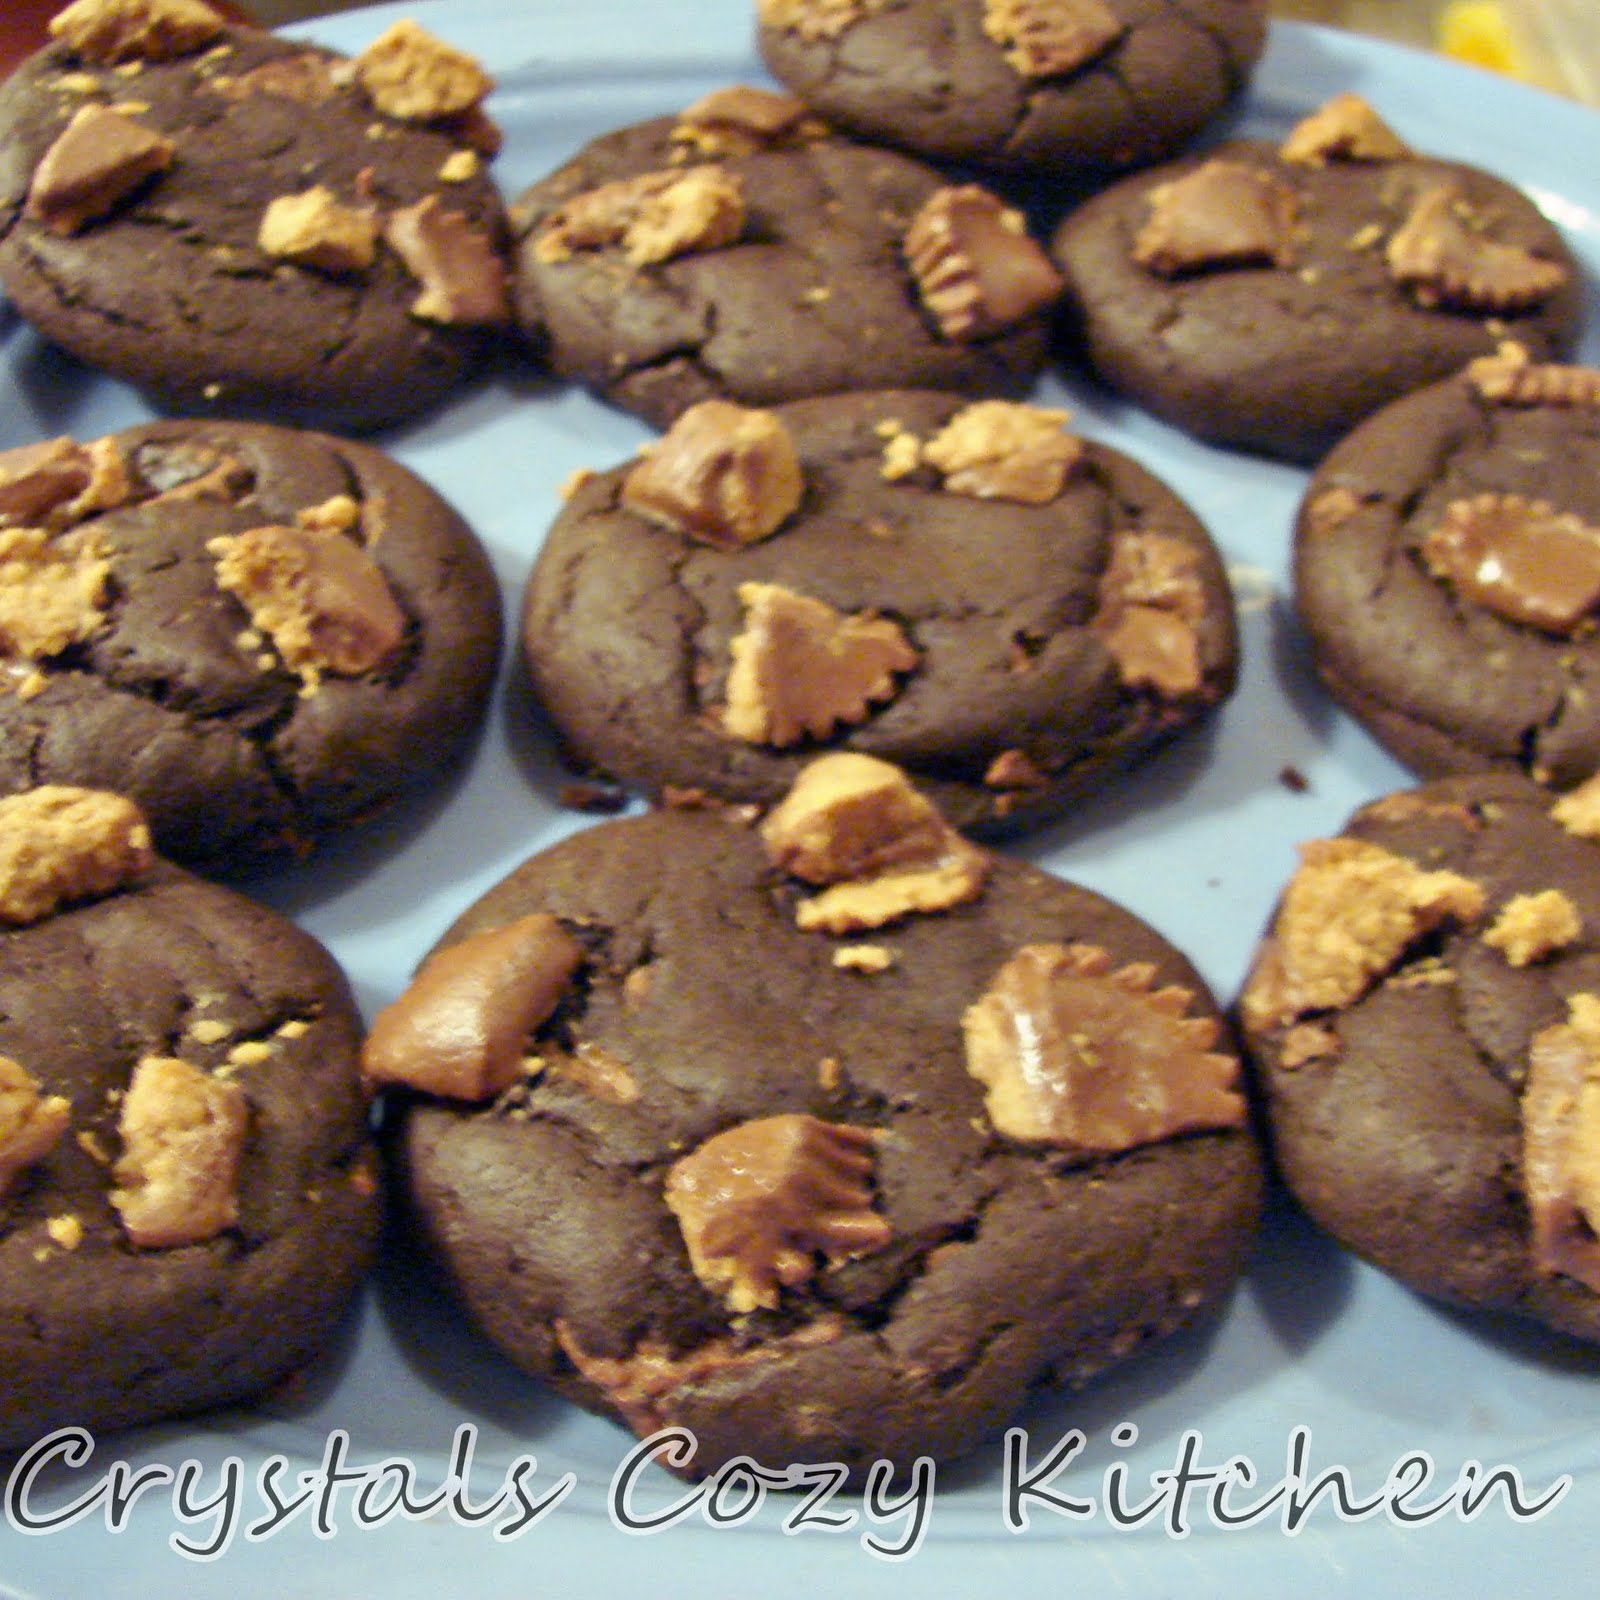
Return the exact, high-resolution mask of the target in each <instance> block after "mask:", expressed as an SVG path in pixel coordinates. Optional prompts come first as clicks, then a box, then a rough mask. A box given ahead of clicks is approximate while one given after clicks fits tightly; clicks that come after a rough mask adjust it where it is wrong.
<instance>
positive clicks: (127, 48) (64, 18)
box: [50, 0, 223, 66]
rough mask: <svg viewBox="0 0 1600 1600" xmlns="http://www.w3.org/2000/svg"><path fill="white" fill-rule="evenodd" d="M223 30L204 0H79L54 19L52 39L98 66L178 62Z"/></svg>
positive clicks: (202, 47) (52, 22)
mask: <svg viewBox="0 0 1600 1600" xmlns="http://www.w3.org/2000/svg"><path fill="white" fill-rule="evenodd" d="M222 30H223V19H222V17H221V16H220V15H219V14H218V13H217V12H216V11H214V10H213V9H212V8H211V7H210V6H208V5H205V4H203V3H202V0H74V3H73V4H72V5H69V6H67V7H65V8H64V9H63V10H61V11H58V12H57V13H56V14H55V16H53V17H52V18H51V19H50V36H51V38H53V39H58V40H60V41H61V43H63V44H64V45H66V46H67V47H68V48H69V49H70V50H71V51H72V52H73V54H74V55H76V56H78V57H79V58H81V59H82V60H84V61H92V62H94V63H95V64H96V65H97V66H118V65H121V64H122V63H124V62H136V61H149V62H154V61H171V60H175V59H176V58H178V57H180V56H186V55H192V54H193V53H194V52H195V51H197V50H202V49H204V48H205V47H206V46H207V45H208V44H210V43H211V42H212V40H214V39H215V38H216V37H217V36H218V35H219V34H220V33H221V32H222Z"/></svg>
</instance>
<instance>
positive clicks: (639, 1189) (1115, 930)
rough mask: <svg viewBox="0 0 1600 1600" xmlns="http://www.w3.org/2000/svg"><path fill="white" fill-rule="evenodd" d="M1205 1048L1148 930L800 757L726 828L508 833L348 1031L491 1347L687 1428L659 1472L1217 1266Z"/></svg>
mask: <svg viewBox="0 0 1600 1600" xmlns="http://www.w3.org/2000/svg"><path fill="white" fill-rule="evenodd" d="M861 933H865V934H866V937H865V938H860V937H854V935H857V934H861ZM1224 1049H1225V1046H1223V1045H1222V1044H1221V1034H1220V1023H1219V1019H1218V1018H1217V1015H1216V1013H1215V1012H1214V1010H1213V1009H1212V1007H1211V1003H1210V1002H1209V1000H1208V999H1207V998H1206V995H1205V991H1204V988H1203V986H1202V984H1201V982H1200V980H1199V979H1198V978H1197V977H1196V975H1195V973H1194V971H1193V970H1192V968H1190V967H1189V966H1188V965H1187V963H1185V962H1184V961H1183V960H1182V958H1181V957H1179V956H1178V955H1177V954H1176V953H1175V952H1174V951H1173V950H1172V949H1171V947H1170V946H1168V945H1166V944H1165V943H1164V942H1163V941H1162V940H1161V939H1160V938H1159V937H1158V936H1157V935H1156V934H1154V933H1153V932H1152V931H1151V930H1150V929H1149V928H1147V927H1145V926H1144V925H1143V924H1141V923H1140V922H1138V921H1137V920H1136V919H1135V918H1133V917H1132V916H1131V915H1129V914H1128V913H1127V912H1125V911H1122V910H1121V909H1119V908H1118V907H1116V906H1114V905H1112V904H1110V903H1109V902H1107V901H1105V900H1103V899H1101V898H1100V897H1098V896H1097V895H1094V894H1092V893H1090V892H1088V891H1086V890H1083V889H1079V888H1075V887H1073V886H1070V885H1068V884H1065V883H1062V882H1061V881H1060V880H1058V879H1056V878H1053V877H1051V876H1049V875H1048V874H1047V873H1045V872H1042V871H1040V870H1039V869H1037V868H1034V867H1030V866H1027V865H1024V864H1022V863H1019V862H1016V861H1012V860H1006V859H1002V858H1000V857H998V856H994V855H991V854H990V853H989V852H986V851H981V850H979V849H978V848H977V847H976V846H973V845H970V844H968V843H967V842H966V841H965V840H963V839H961V838H960V837H959V836H957V835H955V834H953V833H952V832H951V831H950V830H949V828H948V825H947V824H945V823H944V822H943V821H942V820H941V819H940V818H939V816H938V814H937V813H936V812H935V811H934V810H933V808H932V807H931V806H929V805H928V803H927V802H926V801H924V800H920V799H919V797H918V796H917V795H916V794H915V792H914V791H913V790H912V789H911V788H910V787H909V786H908V785H907V784H906V783H905V780H904V778H903V777H902V776H901V775H899V774H898V773H897V772H896V771H895V769H894V768H892V767H889V766H888V765H887V764H885V763H882V762H877V761H874V760H872V759H871V758H868V757H862V756H856V755H835V756H829V757H825V758H822V759H821V760H819V761H818V762H816V763H815V764H814V765H813V766H812V767H811V768H809V769H807V772H806V774H805V775H804V776H803V777H802V779H801V780H800V783H799V784H797V786H796V788H795V790H794V792H793V793H792V794H791V795H790V796H789V797H788V798H787V799H786V801H785V802H784V804H783V805H782V806H781V807H779V808H778V809H777V810H775V811H774V812H773V813H772V814H771V815H770V816H769V818H768V819H767V821H766V822H765V823H764V824H763V825H762V828H761V829H760V830H759V831H757V830H755V829H753V828H749V827H744V826H740V825H739V824H737V823H735V822H733V821H731V820H728V819H727V818H726V817H724V816H723V815H721V814H717V813H713V812H708V811H696V812H684V811H667V812H658V813H654V814H651V815H646V816H642V817H637V818H630V819H626V820H621V821H612V822H606V823H601V824H599V825H597V826H595V827H594V828H591V829H588V830H585V831H583V832H581V833H579V834H578V835H576V836H574V837H572V838H570V839H568V840H566V841H565V842H563V843H562V844H559V845H557V846H556V847H555V848H554V849H552V850H549V851H547V852H545V853H544V854H542V855H540V856H537V857H535V858H534V859H533V860H531V861H529V862H527V863H526V864H525V865H524V866H522V867H521V868H520V869H518V870H517V871H516V872H514V873H513V874H512V875H511V876H510V877H509V878H507V879H506V880H504V881H503V882H502V883H501V884H500V885H498V886H497V887H496V888H494V889H492V890H491V891H490V892H489V893H488V894H487V895H486V896H485V897H484V898H483V899H482V900H480V901H479V902H478V903H477V904H476V905H475V906H473V907H472V908H471V909H470V910H469V911H468V912H467V913H466V914H465V916H463V917H462V918H461V920H460V921H459V922H458V923H457V924H456V925H455V926H454V927H453V928H452V929H451V930H450V932H449V933H448V934H447V935H446V937H445V939H444V941H443V943H442V944H441V946H440V947H439V949H438V950H436V951H435V953H434V955H433V956H431V957H430V958H429V960H428V961H427V962H426V963H425V964H424V965H423V967H422V969H421V970H420V972H419V974H418V976H417V979H416V981H415V983H414V984H413V986H412V987H411V989H409V990H408V991H407V992H406V994H405V995H404V996H402V998H401V999H400V1000H399V1001H398V1002H397V1003H396V1004H395V1005H394V1006H392V1007H391V1008H390V1009H389V1010H387V1011H385V1012H384V1013H382V1014H380V1016H379V1018H378V1020H377V1022H376V1023H375V1025H374V1029H373V1032H372V1034H371V1036H370V1038H369V1042H368V1045H367V1048H366V1051H365V1054H364V1060H365V1062H366V1064H367V1068H368V1071H369V1072H370V1073H371V1074H373V1076H375V1077H376V1078H378V1079H379V1080H381V1081H385V1082H398V1083H402V1084H406V1083H409V1084H410V1085H412V1087H413V1090H414V1092H413V1093H412V1094H410V1095H407V1096H405V1097H404V1098H403V1099H402V1101H401V1103H400V1104H399V1105H398V1107H396V1108H395V1118H394V1120H395V1124H396V1136H395V1144H396V1154H397V1157H398V1159H399V1162H400V1165H401V1167H402V1169H403V1183H404V1185H405V1186H406V1188H407V1189H408V1190H409V1194H410V1200H411V1204H412V1206H413V1208H414V1212H415V1222H416V1226H417V1227H418V1229H419V1230H420V1231H421V1234H422V1235H423V1237H425V1239H426V1240H427V1242H428V1244H429V1245H430V1246H431V1247H432V1249H433V1250H434V1251H435V1252H436V1253H437V1255H438V1257H439V1259H440V1261H441V1262H442V1265H443V1269H444V1271H445V1273H446V1274H447V1275H448V1277H449V1278H450V1280H451V1281H452V1282H453V1284H454V1285H455V1287H456V1289H457V1290H458V1291H459V1293H460V1294H461V1296H462V1298H463V1299H464V1301H465V1303H466V1306H467V1308H468V1309H469V1311H470V1312H471V1314H472V1315H473V1317H474V1318H475V1319H477V1320H478V1321H479V1322H480V1323H481V1324H482V1325H483V1327H484V1328H485V1329H486V1330H487V1331H488V1333H489V1334H490V1336H491V1337H492V1338H494V1339H495V1340H496V1341H497V1342H498V1343H499V1344H500V1345H502V1346H503V1347H504V1349H505V1350H506V1351H507V1353H508V1354H510V1356H511V1357H512V1358H513V1359H514V1360H515V1361H516V1362H518V1363H519V1364H520V1365H521V1366H523V1367H524V1368H526V1369H527V1370H528V1371H529V1372H531V1373H533V1374H535V1375H537V1376H539V1377H541V1378H544V1379H545V1380H547V1381H548V1382H549V1383H551V1384H552V1385H553V1386H554V1387H555V1388H556V1389H557V1390H558V1391H559V1392H561V1393H562V1394H564V1395H567V1396H569V1397H570V1398H572V1399H574V1400H577V1401H578V1402H579V1403H581V1404H583V1405H586V1406H589V1407H592V1408H595V1409H597V1410H600V1411H602V1412H605V1413H607V1414H609V1415H612V1416H614V1417H618V1418H620V1419H622V1420H623V1421H625V1422H627V1423H628V1424H629V1425H630V1426H632V1427H633V1428H634V1429H635V1430H636V1431H638V1432H639V1434H640V1435H641V1436H647V1435H648V1434H650V1433H652V1432H653V1431H655V1430H656V1429H657V1428H659V1427H662V1426H667V1425H674V1426H681V1427H686V1428H688V1429H690V1430H692V1432H693V1434H694V1435H695V1437H696V1439H697V1440H698V1451H697V1453H696V1454H695V1456H694V1459H693V1461H692V1463H691V1464H690V1470H691V1471H693V1472H705V1471H709V1470H711V1469H712V1468H713V1467H715V1466H716V1465H717V1464H718V1463H720V1462H723V1461H726V1460H728V1459H729V1458H731V1457H733V1456H735V1455H741V1454H746V1453H748V1454H750V1455H752V1456H754V1457H755V1458H756V1459H757V1460H759V1461H761V1462H764V1463H766V1464H767V1465H769V1466H773V1467H775V1468H778V1469H781V1468H783V1467H784V1466H786V1465H789V1464H792V1463H801V1462H824V1461H838V1462H843V1463H846V1464H847V1465H848V1466H849V1467H850V1468H851V1469H852V1471H854V1472H856V1473H858V1474H859V1473H861V1472H864V1470H865V1468H866V1466H867V1464H868V1463H869V1462H871V1461H872V1460H874V1459H891V1460H894V1461H896V1462H898V1463H899V1464H901V1465H902V1466H904V1465H908V1464H909V1463H910V1462H911V1461H912V1460H913V1458H915V1457H918V1456H921V1455H924V1454H926V1455H931V1456H934V1457H937V1458H945V1457H949V1456H953V1455H956V1454H959V1453H961V1452H963V1451H966V1450H968V1449H971V1448H972V1447H973V1446H975V1445H976V1444H978V1443H979V1442H980V1441H982V1440H983V1439H984V1438H985V1437H986V1436H987V1435H988V1434H990V1433H991V1432H992V1431H993V1430H994V1429H995V1428H996V1427H997V1426H998V1425H999V1424H1000V1423H1001V1422H1002V1421H1003V1420H1004V1419H1005V1418H1006V1417H1007V1416H1009V1415H1010V1414H1011V1413H1012V1412H1013V1411H1014V1410H1015V1409H1016V1407H1017V1406H1018V1405H1019V1404H1021V1403H1022V1401H1023V1400H1024V1399H1025V1398H1026V1397H1027V1396H1028V1395H1029V1393H1030V1392H1032V1391H1034V1390H1035V1389H1037V1388H1038V1387H1040V1386H1041V1385H1044V1384H1046V1383H1050V1382H1055V1381H1065V1382H1073V1383H1076V1382H1081V1381H1084V1380H1086V1379H1088V1378H1090V1377H1092V1376H1093V1375H1095V1374H1097V1373H1099V1372H1100V1371H1102V1370H1103V1369H1105V1368H1107V1367H1109V1366H1111V1365H1112V1364H1113V1363H1115V1362H1117V1361H1119V1360H1121V1359H1123V1358H1125V1357H1127V1356H1129V1355H1131V1354H1132V1353H1133V1352H1135V1351H1136V1350H1138V1349H1140V1348H1143V1347H1144V1346H1146V1345H1147V1344H1149V1343H1151V1342H1153V1341H1155V1340H1156V1339H1159V1338H1161V1337H1163V1336H1165V1335H1167V1334H1169V1333H1170V1332H1172V1331H1173V1330H1175V1329H1176V1328H1178V1327H1179V1326H1180V1325H1182V1324H1184V1323H1186V1322H1188V1321H1189V1320H1191V1319H1192V1318H1193V1317H1194V1316H1195V1315H1197V1314H1198V1313H1199V1312H1200V1311H1201V1310H1202V1308H1203V1307H1205V1306H1207V1305H1209V1304H1212V1303H1214V1302H1215V1301H1216V1300H1217V1299H1218V1298H1219V1297H1220V1296H1221V1295H1222V1294H1223V1293H1225V1291H1226V1289H1227V1287H1228V1286H1229V1284H1230V1283H1231V1282H1232V1280H1233V1278H1234V1276H1235V1274H1236V1273H1237V1271H1238V1269H1239V1266H1240V1263H1241V1260H1242V1257H1243V1254H1244V1252H1245V1249H1246V1247H1247V1243H1248V1240H1249V1237H1250V1233H1251V1230H1252V1224H1253V1220H1254V1217H1255V1214H1256V1209H1257V1205H1258V1200H1259V1173H1258V1164H1257V1153H1256V1150H1255V1147H1254V1144H1253V1142H1252V1138H1251V1135H1250V1133H1249V1132H1248V1130H1247V1128H1246V1126H1245V1108H1244V1102H1243V1100H1242V1098H1241V1097H1240V1096H1239V1095H1238V1094H1237V1093H1236V1092H1235V1090H1234V1088H1233V1082H1234V1076H1235V1064H1234V1062H1233V1061H1232V1059H1231V1058H1230V1057H1229V1056H1228V1055H1226V1054H1225V1053H1221V1052H1222V1050H1224ZM677 1464H678V1465H680V1466H681V1465H682V1464H683V1463H682V1462H679V1463H677Z"/></svg>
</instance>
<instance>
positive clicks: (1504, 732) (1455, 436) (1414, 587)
mask: <svg viewBox="0 0 1600 1600" xmlns="http://www.w3.org/2000/svg"><path fill="white" fill-rule="evenodd" d="M1597 540H1600V372H1596V371H1594V370H1591V369H1587V368H1578V367H1557V366H1551V365H1549V364H1540V363H1530V362H1527V361H1525V360H1524V359H1522V357H1521V356H1520V354H1519V353H1517V352H1516V351H1513V350H1508V351H1507V352H1506V353H1505V354H1504V355H1501V356H1495V357H1490V358H1486V359H1483V360H1480V361H1477V362H1473V363H1472V364H1471V365H1470V366H1469V367H1468V368H1467V370H1466V371H1464V372H1463V373H1461V374H1459V375H1457V376H1456V377H1454V378H1451V379H1449V380H1447V381H1445V382H1443V383H1440V384H1436V385H1434V386H1432V387H1430V388H1428V389H1425V390H1424V391H1422V392H1421V393H1420V394H1416V395H1412V396H1410V397H1408V398H1407V399H1404V400H1401V401H1397V402H1396V403H1395V404H1394V405H1392V406H1390V407H1388V408H1387V409H1385V410H1384V411H1382V412H1381V413H1380V414H1379V415H1377V416H1375V417H1373V418H1372V419H1371V420H1370V421H1368V422H1367V423H1365V424H1364V425H1363V426H1362V427H1360V428H1359V429H1357V430H1356V432H1355V433H1353V434H1352V435H1351V436H1350V438H1349V439H1347V440H1346V441H1345V442H1344V443H1343V444H1341V445H1340V446H1339V447H1338V449H1336V450H1335V451H1333V453H1332V454H1331V455H1330V456H1329V457H1328V458H1327V459H1326V461H1324V462H1323V464H1322V465H1321V466H1320V467H1319V468H1318V469H1317V471H1316V473H1315V474H1314V475H1313V476H1312V479H1311V482H1310V484H1309V486H1308V488H1307V491H1306V495H1305V498H1304V500H1303V502H1302V505H1301V509H1300V514H1299V519H1298V522H1297V528H1296V539H1295V598H1296V607H1297V609H1298V611H1299V614H1300V617H1301V618H1302V620H1303V622H1304V625H1305V627H1306V630H1307V632H1308V633H1309V635H1310V637H1311V642H1312V649H1313V652H1314V655H1315V659H1316V663H1317V670H1318V672H1319V673H1320V674H1321V677H1322V679H1323V682H1324V683H1325V684H1326V685H1327V687H1328V688H1329V690H1330V691H1331V692H1332V693H1333V694H1334V696H1335V697H1336V698H1337V699H1338V700H1339V701H1340V702H1341V703H1342V704H1343V705H1344V706H1345V707H1346V708H1347V709H1348V710H1349V711H1350V712H1351V713H1352V715H1354V716H1356V717H1357V718H1359V719H1360V720H1361V722H1363V723H1364V724H1365V725H1366V727H1367V728H1368V729H1369V730H1370V731H1371V732H1372V733H1374V734H1375V735H1376V736H1377V737H1378V738H1379V739H1381V740H1382V741H1383V743H1384V744H1385V745H1387V746H1388V748H1389V749H1390V750H1391V751H1393V752H1394V754H1395V755H1396V756H1398V757H1399V758H1400V760H1402V761H1404V762H1405V763H1406V764H1407V765H1408V766H1410V767H1411V768H1412V769H1413V770H1414V771H1416V772H1417V773H1419V774H1421V775H1422V776H1424V777H1436V776H1440V775H1443V774H1446V773H1456V772H1480V771H1486V770H1491V769H1498V770H1507V771H1509V770H1521V771H1523V772H1525V773H1527V774H1528V775H1529V776H1530V777H1533V778H1535V779H1536V780H1538V781H1539V782H1541V783H1546V784H1549V785H1551V786H1552V787H1554V788H1558V789H1565V788H1570V787H1571V786H1572V785H1573V784H1575V783H1578V782H1580V781H1581V780H1583V779H1585V778H1587V777H1588V776H1589V774H1590V773H1592V772H1594V771H1595V770H1596V769H1597V768H1600V643H1597V641H1596V635H1595V623H1594V618H1595V614H1596V608H1597V606H1600V568H1597V561H1596V554H1595V551H1596V547H1597V546H1596V541H1597Z"/></svg>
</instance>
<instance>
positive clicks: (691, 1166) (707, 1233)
mask: <svg viewBox="0 0 1600 1600" xmlns="http://www.w3.org/2000/svg"><path fill="white" fill-rule="evenodd" d="M872 1170H873V1133H872V1130H871V1129H870V1128H861V1127H854V1126H851V1125H849V1124H843V1123H832V1122H823V1121H821V1120H819V1119H818V1118H816V1117H811V1116H804V1115H798V1114H785V1115H780V1116H774V1117H762V1118H759V1119H757V1120H755V1121H752V1122H745V1123H741V1124H740V1125H739V1126H737V1127H734V1128H729V1129H728V1130H727V1131H726V1132H724V1133H720V1134H717V1135H715V1136H714V1137H712V1138H710V1139H708V1140H706V1142H705V1143H704V1144H702V1145H701V1146H699V1148H698V1149H696V1150H695V1151H694V1152H693V1153H692V1154H690V1155H687V1156H685V1157H684V1158H683V1159H682V1160H681V1161H678V1162H676V1163H674V1165H673V1166H672V1168H671V1170H670V1171H669V1172H668V1174H667V1181H666V1201H667V1205H668V1206H669V1208H670V1209H671V1211H672V1213H673V1215H674V1216H675V1217H676V1218H677V1219H678V1225H679V1227H680V1228H681V1230H682V1232H683V1238H684V1243H685V1244H686V1245H687V1247H688V1250H689V1261H690V1264H691V1265H692V1266H693V1268H694V1273H695V1276H696V1277H697V1278H699V1279H700V1281H701V1282H702V1283H704V1284H705V1285H706V1286H707V1287H708V1288H710V1289H712V1290H714V1291H716V1292H717V1293H719V1294H720V1295H722V1297H723V1298H724V1299H725V1300H726V1301H727V1303H728V1305H729V1307H730V1308H731V1309H732V1310H734V1311H736V1312H745V1311H754V1310H755V1309H756V1308H757V1307H758V1306H765V1307H767V1308H769V1309H770V1308H773V1307H776V1306H777V1304H778V1301H779V1297H780V1295H781V1293H782V1291H783V1290H784V1289H797V1288H800V1287H802V1286H803V1285H805V1284H807V1283H809V1282H810V1281H811V1280H812V1278H814V1277H815V1276H816V1273H817V1258H818V1257H819V1256H820V1257H822V1259H823V1260H824V1261H825V1262H826V1263H827V1264H828V1265H829V1266H837V1265H839V1264H840V1263H841V1262H844V1261H849V1260H852V1259H854V1258H856V1257H858V1256H864V1255H869V1254H871V1253H872V1252H873V1251H876V1250H881V1249H883V1247H884V1246H885V1245H886V1244H888V1242H889V1225H888V1224H887V1223H886V1222H885V1221H884V1220H883V1218H882V1217H881V1216H880V1215H879V1214H878V1213H877V1212H876V1211H874V1210H873V1208H872Z"/></svg>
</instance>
